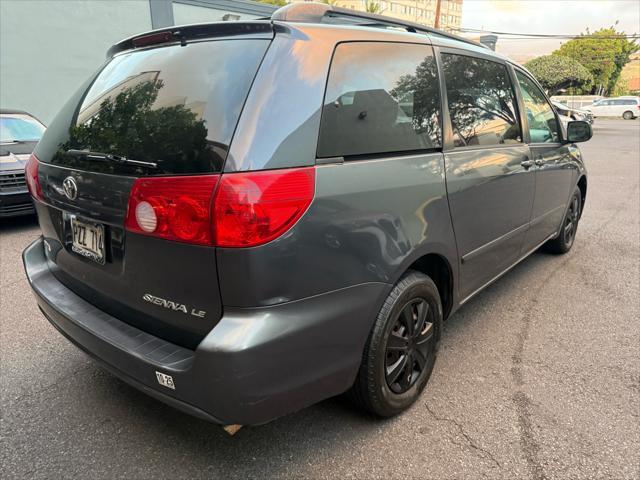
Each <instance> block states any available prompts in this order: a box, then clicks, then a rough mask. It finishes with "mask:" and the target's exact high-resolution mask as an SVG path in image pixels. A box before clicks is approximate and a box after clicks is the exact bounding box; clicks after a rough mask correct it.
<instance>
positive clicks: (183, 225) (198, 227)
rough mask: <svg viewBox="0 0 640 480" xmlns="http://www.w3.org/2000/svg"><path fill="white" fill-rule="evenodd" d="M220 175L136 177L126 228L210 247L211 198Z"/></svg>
mask: <svg viewBox="0 0 640 480" xmlns="http://www.w3.org/2000/svg"><path fill="white" fill-rule="evenodd" d="M219 178H220V176H219V175H197V176H184V177H148V178H139V179H137V180H136V181H135V183H134V184H133V187H132V188H131V194H130V196H129V208H128V211H127V218H126V220H125V227H126V229H127V230H129V231H131V232H136V233H141V234H144V235H152V236H154V237H160V238H166V239H167V240H176V241H179V242H188V243H195V244H201V245H210V244H211V243H212V236H211V215H210V212H211V198H212V196H213V191H214V189H215V186H216V184H217V183H218V179H219Z"/></svg>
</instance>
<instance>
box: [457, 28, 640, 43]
mask: <svg viewBox="0 0 640 480" xmlns="http://www.w3.org/2000/svg"><path fill="white" fill-rule="evenodd" d="M450 28H452V29H453V30H458V31H459V32H465V33H478V34H480V33H490V34H494V35H506V36H512V37H524V38H530V39H535V38H540V39H560V40H562V39H598V40H619V39H623V38H626V39H633V40H637V39H640V34H639V33H633V34H629V35H627V34H619V35H593V34H580V35H571V34H543V33H517V32H497V31H494V30H481V29H477V28H463V27H450Z"/></svg>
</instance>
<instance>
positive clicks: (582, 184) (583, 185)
mask: <svg viewBox="0 0 640 480" xmlns="http://www.w3.org/2000/svg"><path fill="white" fill-rule="evenodd" d="M578 188H579V189H580V194H581V195H582V207H581V209H580V216H582V212H583V211H584V203H585V201H586V200H587V176H586V175H582V176H581V177H580V179H579V180H578Z"/></svg>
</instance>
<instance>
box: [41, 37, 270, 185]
mask: <svg viewBox="0 0 640 480" xmlns="http://www.w3.org/2000/svg"><path fill="white" fill-rule="evenodd" d="M268 45H269V41H268V40H264V39H247V40H244V39H233V40H218V41H206V42H200V43H190V44H187V45H186V46H179V45H175V46H166V47H161V48H152V49H147V50H140V51H134V52H129V53H123V54H121V55H117V56H116V57H114V58H113V59H112V60H111V61H110V62H109V63H107V64H106V66H105V67H104V68H103V69H102V71H101V72H100V73H99V74H98V76H97V77H96V79H95V80H94V82H93V84H92V85H91V87H90V88H89V90H88V92H87V93H86V95H85V97H84V99H83V101H82V104H81V105H80V106H79V110H78V113H77V118H76V119H75V121H74V124H73V125H72V126H71V127H70V129H69V138H68V140H67V141H66V142H64V143H63V144H62V145H61V146H60V148H59V149H58V152H57V154H56V155H55V156H54V158H53V160H52V162H53V163H56V164H61V165H65V166H71V167H77V168H85V169H88V170H92V171H104V172H107V173H113V172H114V171H115V170H117V171H118V173H126V170H127V169H128V170H133V171H132V172H130V173H135V174H144V173H149V174H175V173H178V174H179V173H208V172H219V171H221V170H222V166H223V163H224V160H225V158H226V155H227V151H228V149H229V143H230V141H231V137H232V135H233V131H234V129H235V127H236V124H237V122H238V117H239V115H240V111H241V109H242V106H243V104H244V101H245V99H246V97H247V94H248V92H249V88H250V86H251V82H252V81H253V78H254V76H255V74H256V71H257V69H258V66H259V64H260V61H261V59H262V57H263V56H264V53H265V51H266V49H267V47H268ZM69 150H72V153H69ZM76 150H90V151H92V152H100V153H105V154H111V155H116V156H118V157H126V158H127V159H132V160H138V161H143V162H153V163H157V165H158V168H157V169H155V170H152V171H136V169H135V168H134V167H131V166H128V165H117V164H116V163H115V162H105V161H100V162H98V161H95V160H91V159H87V158H86V157H83V156H82V155H79V154H78V153H77V152H76Z"/></svg>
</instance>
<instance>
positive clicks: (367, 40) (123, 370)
mask: <svg viewBox="0 0 640 480" xmlns="http://www.w3.org/2000/svg"><path fill="white" fill-rule="evenodd" d="M359 23H360V24H362V25H360V26H359V25H358V24H359ZM345 24H346V25H345ZM388 27H392V28H388ZM401 28H402V29H403V30H402V31H401ZM108 57H109V60H108V61H107V63H106V64H105V65H104V66H103V67H102V68H101V69H100V70H99V71H98V72H97V73H96V74H95V75H94V76H93V77H92V78H90V79H89V80H88V81H87V83H86V84H85V85H84V86H83V87H82V88H81V89H80V90H79V91H78V93H77V94H76V95H75V96H74V97H72V98H71V99H70V100H69V102H68V103H67V105H66V106H65V107H64V108H63V110H62V111H61V112H60V113H59V114H58V116H57V118H56V120H55V122H54V123H53V124H52V125H51V126H50V127H49V129H48V130H47V133H46V134H45V136H44V137H43V139H42V140H41V142H40V143H39V145H38V147H37V148H36V150H35V153H34V156H33V157H31V160H30V162H29V166H28V168H27V172H28V180H29V185H30V189H31V192H32V195H33V197H34V199H35V202H36V208H37V211H38V217H39V221H40V226H41V228H42V238H41V239H39V240H37V241H36V242H34V243H33V244H32V245H31V246H29V247H28V248H27V249H26V250H25V252H24V263H25V268H26V272H27V276H28V278H29V281H30V283H31V286H32V288H33V290H34V292H35V294H36V297H37V300H38V303H39V305H40V308H41V309H42V311H43V313H44V314H45V316H46V317H47V318H48V319H49V321H50V322H51V323H52V324H53V325H54V326H55V327H56V328H57V329H58V330H59V331H60V332H61V333H62V334H63V335H65V336H66V337H67V338H68V339H69V340H70V341H72V342H73V343H75V344H76V345H78V346H79V347H80V348H81V349H82V350H84V351H85V352H87V353H88V354H89V355H91V356H93V357H95V359H96V360H97V361H98V362H99V363H101V364H102V365H104V366H105V367H106V368H107V369H109V370H111V371H112V372H113V373H114V374H115V375H117V376H119V377H121V378H122V379H123V380H125V381H126V382H128V383H130V384H131V385H134V386H135V387H137V388H139V389H141V390H142V391H144V392H146V393H148V394H149V395H152V396H154V397H156V398H158V399H160V400H162V401H164V402H167V403H169V404H171V405H173V406H175V407H176V408H179V409H182V410H184V411H187V412H189V413H191V414H194V415H197V416H199V417H202V418H206V419H209V420H212V421H214V422H218V423H220V424H224V425H237V424H240V425H242V424H260V423H264V422H267V421H269V420H272V419H274V418H277V417H279V416H281V415H284V414H287V413H289V412H292V411H294V410H296V409H300V408H302V407H305V406H307V405H310V404H313V403H315V402H318V401H320V400H322V399H324V398H327V397H330V396H333V395H337V394H341V393H343V392H346V391H349V392H350V395H351V396H352V397H353V398H354V399H355V401H356V402H358V403H359V404H360V405H362V406H363V407H364V408H366V409H368V410H369V411H371V412H374V413H375V414H378V415H381V416H390V415H394V414H397V413H399V412H401V411H403V410H404V409H406V408H408V407H409V406H410V405H411V404H412V403H413V402H414V401H415V400H416V398H417V397H418V396H419V394H420V392H421V391H422V389H423V388H424V387H425V385H426V383H427V380H428V379H429V376H430V375H431V372H432V369H433V367H434V362H435V358H436V351H437V346H438V340H439V339H440V336H441V334H442V322H443V320H445V319H446V318H448V317H450V316H451V315H452V314H453V313H454V312H455V311H456V310H457V309H458V308H459V307H460V306H461V305H463V304H464V303H466V302H467V301H468V300H469V299H470V298H472V297H473V296H474V295H475V294H477V293H478V292H479V291H480V290H482V289H483V288H484V287H486V286H487V285H489V284H490V283H491V282H493V281H494V280H496V279H497V278H499V277H500V276H501V275H503V274H505V273H506V272H507V271H508V270H509V269H510V268H512V267H513V266H514V265H515V264H517V263H518V262H519V261H521V260H522V259H524V258H525V257H526V256H527V255H529V254H530V253H531V252H534V251H535V250H536V249H537V248H538V247H540V246H542V245H546V247H547V248H548V249H550V250H551V251H553V252H558V253H564V252H567V251H568V250H569V249H570V248H571V246H572V244H573V242H574V239H575V235H576V230H577V228H578V221H579V219H580V215H581V213H582V209H583V206H584V201H585V197H586V193H587V177H586V172H585V168H584V164H583V161H582V157H581V154H580V151H579V150H578V148H577V147H576V146H575V145H574V142H579V141H585V140H588V139H589V138H590V136H591V127H590V125H589V124H588V123H585V122H579V121H577V122H571V123H569V124H568V128H567V135H566V137H565V136H564V134H563V132H562V130H561V129H560V128H559V123H558V118H557V116H556V114H555V112H554V109H553V108H552V106H551V104H550V103H549V100H548V99H547V97H546V96H545V95H544V93H543V91H542V89H541V88H540V86H539V85H538V83H537V82H536V81H535V80H534V79H533V77H531V75H530V74H529V73H527V71H525V70H524V69H522V68H521V67H519V66H518V65H515V64H513V63H511V62H510V61H508V60H507V59H505V58H503V57H501V56H498V55H497V54H495V53H494V52H492V51H490V50H488V49H486V48H484V47H482V46H481V45H478V44H475V43H473V42H469V41H465V40H463V39H459V38H457V37H453V36H451V35H448V34H445V33H443V32H440V31H438V30H433V29H429V28H427V27H424V26H421V25H413V24H405V23H398V21H396V20H392V19H387V18H385V17H379V16H372V15H367V14H361V13H358V12H353V11H350V10H343V9H339V8H334V7H331V6H328V5H318V4H304V3H296V4H292V5H290V6H288V7H284V8H283V9H281V10H278V11H277V12H276V13H275V14H274V16H273V17H272V19H271V20H259V21H253V22H236V23H234V22H225V23H217V24H209V25H195V26H186V27H172V28H167V29H164V30H160V31H154V32H152V33H147V34H142V35H139V36H136V37H133V38H130V39H127V40H124V41H122V42H120V43H118V44H116V45H115V46H113V47H112V48H111V49H110V50H109V53H108Z"/></svg>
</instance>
